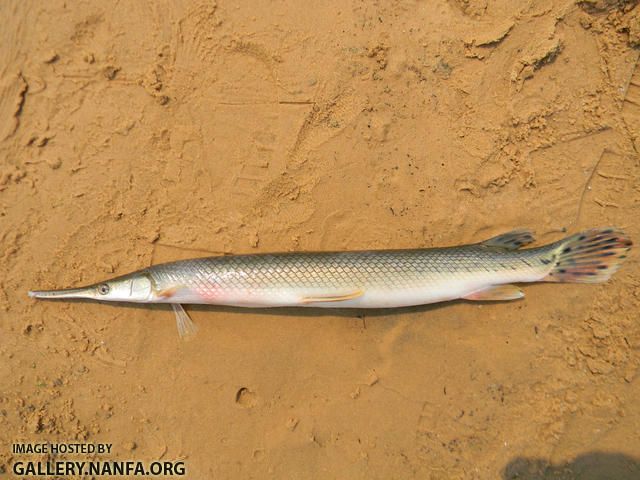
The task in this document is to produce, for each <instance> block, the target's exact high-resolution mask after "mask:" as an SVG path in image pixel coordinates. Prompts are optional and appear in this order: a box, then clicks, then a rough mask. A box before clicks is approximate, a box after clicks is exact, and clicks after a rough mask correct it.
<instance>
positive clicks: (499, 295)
mask: <svg viewBox="0 0 640 480" xmlns="http://www.w3.org/2000/svg"><path fill="white" fill-rule="evenodd" d="M522 297H524V292H523V291H522V290H520V289H519V288H518V287H516V286H515V285H509V284H506V285H490V286H488V287H486V288H483V289H481V290H477V291H475V292H473V293H471V294H469V295H467V296H466V297H462V298H464V299H465V300H478V301H483V300H515V299H517V298H522Z"/></svg>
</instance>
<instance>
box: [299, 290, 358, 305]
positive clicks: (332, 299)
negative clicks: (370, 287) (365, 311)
mask: <svg viewBox="0 0 640 480" xmlns="http://www.w3.org/2000/svg"><path fill="white" fill-rule="evenodd" d="M363 293H364V290H358V291H356V292H353V293H349V294H347V295H332V296H326V297H303V298H302V303H327V302H344V301H345V300H351V299H352V298H358V297H359V296H360V295H362V294H363Z"/></svg>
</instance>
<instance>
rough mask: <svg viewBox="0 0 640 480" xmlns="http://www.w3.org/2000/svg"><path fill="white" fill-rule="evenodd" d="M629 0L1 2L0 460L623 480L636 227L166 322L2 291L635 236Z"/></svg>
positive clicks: (285, 473) (639, 274) (257, 472)
mask: <svg viewBox="0 0 640 480" xmlns="http://www.w3.org/2000/svg"><path fill="white" fill-rule="evenodd" d="M636 3H637V2H633V1H626V2H625V1H614V0H593V1H574V0H564V1H562V0H558V1H551V0H529V1H524V2H512V1H511V0H499V1H495V2H492V1H487V0H477V1H476V0H449V1H444V0H438V1H410V2H377V3H376V2H359V1H356V2H350V3H347V2H343V1H336V0H329V1H327V2H311V1H285V2H280V1H277V2H269V1H266V2H265V1H258V2H241V3H236V2H227V1H224V0H220V2H219V3H215V2H198V1H182V2H163V1H160V2H156V1H136V2H113V3H111V4H109V5H107V4H105V3H104V2H99V1H94V0H88V1H82V2H66V1H53V2H26V1H10V2H6V1H3V2H1V3H0V18H2V19H3V20H2V28H1V29H0V266H1V272H2V276H1V277H0V319H1V320H0V338H1V340H0V386H1V389H0V468H4V469H5V470H6V471H7V472H8V473H7V475H8V476H11V474H10V471H11V465H12V464H13V462H15V461H16V460H25V458H23V457H24V456H20V457H19V458H18V457H16V456H12V455H11V452H10V449H11V444H12V443H14V442H32V443H33V442H44V441H52V442H71V441H81V442H94V443H95V442H107V443H112V444H113V445H114V446H113V449H114V453H113V454H112V455H111V456H109V457H108V458H109V459H121V460H140V461H144V462H151V461H153V460H157V459H161V460H167V461H177V460H184V462H185V465H186V469H187V477H188V478H195V479H200V478H386V479H391V478H398V479H400V478H428V479H448V478H467V479H468V478H472V479H511V478H528V479H547V478H554V479H555V478H563V479H568V478H581V479H582V478H587V479H591V478H617V479H626V478H640V433H639V432H640V402H639V401H638V398H640V323H639V322H638V312H639V307H640V301H639V296H640V269H639V263H638V259H639V254H638V249H637V248H636V249H635V250H634V249H632V250H631V252H630V255H629V258H628V260H627V262H626V264H625V265H624V266H623V267H622V268H621V269H620V271H619V272H618V273H617V274H616V275H615V277H614V278H613V279H612V280H611V281H609V282H607V283H606V284H602V285H596V286H591V285H551V284H548V285H532V286H527V287H526V288H525V291H526V295H527V296H526V298H524V299H523V300H520V301H517V302H505V303H500V302H494V303H491V304H478V303H472V302H452V303H449V304H444V305H437V306H428V307H419V308H409V309H402V310H399V311H371V312H356V313H354V314H344V313H340V312H338V313H336V312H326V311H317V310H304V309H292V310H287V309H278V310H274V311H268V310H258V311H246V310H241V309H233V308H215V307H191V308H189V309H188V310H189V311H190V313H191V315H192V317H193V318H194V320H195V322H196V323H197V324H198V325H199V329H200V331H199V334H198V336H197V337H196V338H195V339H194V340H192V341H190V342H184V341H181V340H180V339H179V337H178V335H177V333H176V326H175V320H174V317H173V314H172V312H171V311H170V310H169V309H167V308H164V307H154V306H151V307H146V306H144V307H132V306H127V305H102V304H97V303H91V302H75V303H64V302H43V301H36V300H33V299H30V298H28V297H27V294H26V292H27V290H28V289H34V288H61V287H68V286H75V285H78V284H86V283H93V282H96V281H99V280H102V279H105V278H109V277H112V276H115V275H116V274H123V273H127V272H129V271H132V270H136V269H139V268H142V267H145V266H147V265H150V264H153V263H158V262H162V261H168V260H175V259H182V258H188V257H193V256H200V255H207V254H211V253H213V254H221V253H246V252H267V251H287V250H323V249H325V250H326V249H345V250H346V249H372V248H405V247H407V248H416V247H431V246H442V245H451V244H461V243H465V242H474V241H478V240H481V239H484V238H488V237H490V236H493V235H495V234H498V233H502V232H503V231H507V230H510V229H513V228H522V227H531V228H534V229H535V230H536V231H537V233H538V240H539V242H541V243H546V242H548V241H552V240H556V239H559V238H561V237H562V236H564V235H566V234H568V233H575V232H578V231H581V230H585V229H588V228H594V227H598V226H605V225H616V226H618V227H621V228H623V229H625V231H627V233H628V234H629V235H630V236H631V238H632V239H634V240H635V241H636V243H638V242H640V222H639V221H638V218H639V216H638V211H639V209H640V173H639V172H640V159H639V156H638V151H639V150H640V140H639V137H640V65H639V64H638V54H639V50H638V46H639V45H640V6H637V5H636ZM565 232H566V233H565ZM357 313H360V314H361V315H360V316H357ZM40 458H41V457H39V456H35V457H28V459H35V460H37V459H40ZM102 459H104V458H102Z"/></svg>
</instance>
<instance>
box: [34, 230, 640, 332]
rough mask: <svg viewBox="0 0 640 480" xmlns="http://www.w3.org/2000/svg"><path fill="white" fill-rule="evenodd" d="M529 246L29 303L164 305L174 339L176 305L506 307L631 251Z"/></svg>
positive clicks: (499, 242)
mask: <svg viewBox="0 0 640 480" xmlns="http://www.w3.org/2000/svg"><path fill="white" fill-rule="evenodd" d="M533 241H534V236H533V233H532V232H531V231H530V230H514V231H512V232H508V233H505V234H503V235H499V236H497V237H494V238H491V239H489V240H486V241H484V242H481V243H477V244H472V245H462V246H457V247H444V248H428V249H416V250H374V251H352V252H308V253H304V252H302V253H277V254H255V255H232V256H220V257H207V258H196V259H191V260H183V261H178V262H171V263H164V264H159V265H153V266H150V267H147V268H144V269H142V270H139V271H137V272H133V273H130V274H127V275H123V276H121V277H117V278H114V279H111V280H107V281H105V282H101V283H97V284H94V285H90V286H88V287H82V288H75V289H68V290H51V291H34V292H29V295H30V296H32V297H36V298H90V299H94V300H104V301H125V302H142V303H170V304H172V305H173V307H174V311H175V312H176V317H177V319H178V327H179V331H180V334H181V335H183V334H188V333H190V332H192V331H193V330H194V326H193V324H192V323H191V320H190V319H189V317H188V316H187V314H186V312H185V311H184V309H183V308H182V307H181V304H188V303H197V304H214V305H231V306H239V307H280V306H313V307H341V308H345V307H354V308H389V307H404V306H410V305H422V304H427V303H435V302H441V301H446V300H454V299H458V298H463V299H467V300H513V299H516V298H521V297H523V296H524V293H523V292H522V290H520V289H519V288H518V287H516V286H515V285H513V283H524V282H576V283H598V282H603V281H605V280H607V279H608V278H609V277H610V276H611V275H612V274H613V273H614V272H615V270H616V269H617V268H618V267H619V265H620V264H621V263H622V262H623V261H624V258H625V257H626V252H627V251H628V250H629V248H630V247H631V245H632V243H631V241H630V240H629V238H628V237H627V236H626V235H625V234H624V233H623V232H622V231H620V230H618V229H616V228H614V227H606V228H600V229H596V230H590V231H587V232H584V233H581V234H577V235H573V236H571V237H568V238H565V239H564V240H561V241H559V242H556V243H552V244H549V245H545V246H542V247H538V248H529V249H522V250H521V249H520V247H522V246H525V245H527V244H529V243H531V242H533Z"/></svg>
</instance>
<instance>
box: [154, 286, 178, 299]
mask: <svg viewBox="0 0 640 480" xmlns="http://www.w3.org/2000/svg"><path fill="white" fill-rule="evenodd" d="M181 288H184V287H171V288H168V289H166V290H162V291H161V292H158V293H157V295H158V296H159V297H166V298H171V297H173V296H174V295H175V294H176V293H178V291H179V290H180V289H181Z"/></svg>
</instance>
